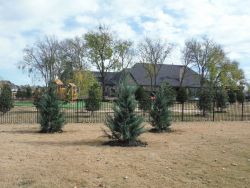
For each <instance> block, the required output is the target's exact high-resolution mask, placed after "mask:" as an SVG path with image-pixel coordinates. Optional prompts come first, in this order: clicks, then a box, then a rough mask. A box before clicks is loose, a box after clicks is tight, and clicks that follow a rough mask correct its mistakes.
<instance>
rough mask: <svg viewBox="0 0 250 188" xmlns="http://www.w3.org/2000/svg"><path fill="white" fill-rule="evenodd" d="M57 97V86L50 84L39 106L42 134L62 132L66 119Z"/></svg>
mask: <svg viewBox="0 0 250 188" xmlns="http://www.w3.org/2000/svg"><path fill="white" fill-rule="evenodd" d="M56 96H57V95H56V89H55V86H54V85H53V84H50V85H49V87H48V89H47V91H46V92H45V93H44V94H43V95H42V97H41V99H40V100H39V102H38V104H37V107H38V110H39V112H40V120H39V121H40V124H41V132H42V133H54V132H62V127H63V126H64V124H65V119H64V115H63V113H62V112H61V111H60V106H59V101H58V100H57V97H56Z"/></svg>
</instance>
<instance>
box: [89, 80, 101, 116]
mask: <svg viewBox="0 0 250 188" xmlns="http://www.w3.org/2000/svg"><path fill="white" fill-rule="evenodd" d="M101 99H102V93H101V88H100V86H99V84H97V83H94V84H93V85H92V86H91V87H90V89H89V97H88V99H87V100H86V110H88V111H91V112H92V113H93V112H94V111H97V110H99V109H100V107H101Z"/></svg>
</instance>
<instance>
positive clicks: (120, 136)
mask: <svg viewBox="0 0 250 188" xmlns="http://www.w3.org/2000/svg"><path fill="white" fill-rule="evenodd" d="M118 93H119V95H118V99H117V100H116V102H115V105H114V107H113V110H114V116H110V115H109V116H108V117H107V121H106V125H107V127H108V128H109V130H110V131H111V134H110V133H108V132H107V131H105V133H106V134H107V135H108V136H109V137H110V138H111V139H113V140H115V141H116V142H119V143H121V144H123V145H126V146H136V145H138V144H141V142H140V141H138V140H137V138H138V136H139V135H141V134H142V133H144V131H145V130H144V126H143V125H142V122H143V118H142V117H140V116H137V115H136V113H135V109H136V106H137V101H136V100H135V95H134V93H135V88H134V87H132V86H129V85H127V83H126V81H123V82H122V83H120V85H119V89H118Z"/></svg>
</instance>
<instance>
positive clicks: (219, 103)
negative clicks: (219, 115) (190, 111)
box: [215, 88, 228, 112]
mask: <svg viewBox="0 0 250 188" xmlns="http://www.w3.org/2000/svg"><path fill="white" fill-rule="evenodd" d="M215 101H216V107H217V109H219V110H220V111H221V112H222V111H223V109H224V108H226V107H227V102H228V95H227V93H226V91H225V89H224V88H218V89H217V91H216V96H215Z"/></svg>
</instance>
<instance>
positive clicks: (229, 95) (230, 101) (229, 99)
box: [227, 89, 237, 104]
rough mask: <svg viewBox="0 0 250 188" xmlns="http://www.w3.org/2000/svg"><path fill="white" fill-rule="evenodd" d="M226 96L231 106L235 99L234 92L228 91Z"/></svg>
mask: <svg viewBox="0 0 250 188" xmlns="http://www.w3.org/2000/svg"><path fill="white" fill-rule="evenodd" d="M227 95H228V102H229V103H230V104H233V103H235V102H236V100H237V98H236V92H235V91H234V90H233V89H229V90H228V92H227Z"/></svg>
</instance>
